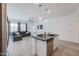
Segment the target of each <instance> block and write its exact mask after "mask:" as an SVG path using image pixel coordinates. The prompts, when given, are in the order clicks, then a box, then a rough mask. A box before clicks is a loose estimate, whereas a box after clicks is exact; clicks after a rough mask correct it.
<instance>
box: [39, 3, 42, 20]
mask: <svg viewBox="0 0 79 59" xmlns="http://www.w3.org/2000/svg"><path fill="white" fill-rule="evenodd" d="M38 6H39V20H42V17H41V7H42V5H41V4H39V5H38Z"/></svg>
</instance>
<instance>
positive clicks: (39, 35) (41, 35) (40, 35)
mask: <svg viewBox="0 0 79 59" xmlns="http://www.w3.org/2000/svg"><path fill="white" fill-rule="evenodd" d="M37 36H38V37H43V36H44V34H38V35H37ZM47 36H56V34H48V35H47Z"/></svg>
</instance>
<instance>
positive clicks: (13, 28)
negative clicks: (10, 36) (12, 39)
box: [10, 23, 18, 32]
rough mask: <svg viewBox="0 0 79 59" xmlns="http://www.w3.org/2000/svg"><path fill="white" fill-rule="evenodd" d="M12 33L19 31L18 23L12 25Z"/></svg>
mask: <svg viewBox="0 0 79 59" xmlns="http://www.w3.org/2000/svg"><path fill="white" fill-rule="evenodd" d="M10 30H11V31H10V32H16V31H18V24H17V23H11V24H10Z"/></svg>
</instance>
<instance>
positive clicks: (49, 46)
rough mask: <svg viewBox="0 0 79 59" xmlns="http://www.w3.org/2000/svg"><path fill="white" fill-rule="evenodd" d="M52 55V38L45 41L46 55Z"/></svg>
mask: <svg viewBox="0 0 79 59" xmlns="http://www.w3.org/2000/svg"><path fill="white" fill-rule="evenodd" d="M52 53H53V38H52V39H49V40H48V41H47V55H48V56H51V55H52Z"/></svg>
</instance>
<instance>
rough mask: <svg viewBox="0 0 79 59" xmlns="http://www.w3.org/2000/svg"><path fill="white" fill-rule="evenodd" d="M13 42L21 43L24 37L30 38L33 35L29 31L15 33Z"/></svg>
mask: <svg viewBox="0 0 79 59" xmlns="http://www.w3.org/2000/svg"><path fill="white" fill-rule="evenodd" d="M11 35H12V37H13V41H19V40H22V37H27V36H30V35H31V33H30V32H28V31H20V32H13V33H12V34H11Z"/></svg>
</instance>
